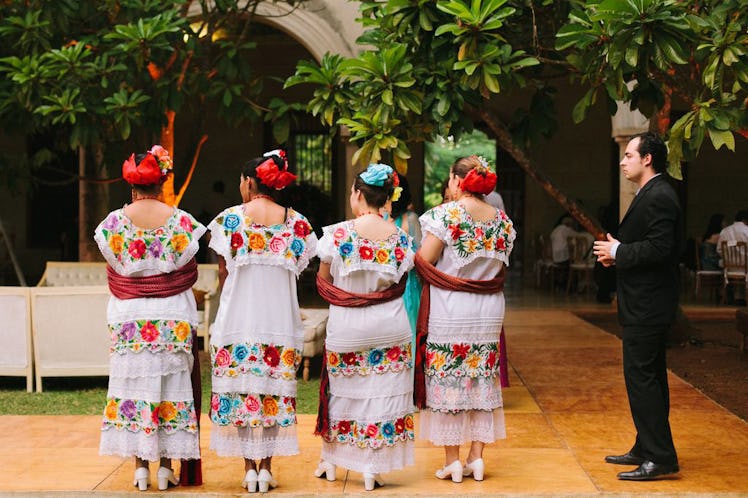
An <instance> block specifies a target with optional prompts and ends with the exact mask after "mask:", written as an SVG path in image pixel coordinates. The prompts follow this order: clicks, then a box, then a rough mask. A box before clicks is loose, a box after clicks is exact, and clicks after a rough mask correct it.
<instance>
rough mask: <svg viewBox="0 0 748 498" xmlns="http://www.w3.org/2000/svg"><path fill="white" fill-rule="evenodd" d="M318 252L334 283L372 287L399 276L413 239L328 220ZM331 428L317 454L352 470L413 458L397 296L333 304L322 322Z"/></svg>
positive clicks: (407, 338) (409, 363) (407, 342)
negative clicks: (373, 237) (370, 233)
mask: <svg viewBox="0 0 748 498" xmlns="http://www.w3.org/2000/svg"><path fill="white" fill-rule="evenodd" d="M317 255H318V256H319V257H320V260H321V261H323V262H326V263H330V272H331V274H332V277H333V284H334V285H335V286H336V287H338V288H340V289H343V290H345V291H348V292H353V293H358V294H369V293H372V292H378V291H383V290H385V289H387V288H388V287H390V286H392V285H394V284H395V283H397V282H399V281H400V279H401V278H404V277H403V276H404V275H405V274H406V273H407V271H408V270H409V269H411V268H412V267H413V257H414V252H413V249H412V241H411V239H410V237H408V235H407V234H405V232H403V231H402V230H401V229H399V228H398V229H397V232H396V233H395V234H393V235H392V236H390V237H389V238H387V239H385V240H382V241H370V240H367V239H364V238H362V237H360V236H359V235H358V234H357V233H356V232H355V230H354V225H353V222H352V221H344V222H341V223H338V224H335V225H331V226H329V227H325V229H324V235H323V236H322V238H321V239H320V243H319V247H318V251H317ZM325 348H326V352H327V357H326V361H327V371H328V376H329V381H330V384H329V385H330V399H329V416H330V429H329V432H328V433H327V434H325V435H323V442H322V458H323V459H324V460H326V461H327V462H330V463H333V464H335V465H339V466H341V467H344V468H346V469H350V470H354V471H357V472H371V473H379V472H388V471H391V470H397V469H401V468H403V467H404V466H406V465H412V464H413V454H414V453H413V452H414V443H413V440H414V431H413V379H412V368H413V355H412V344H411V330H410V323H409V322H408V315H407V313H406V311H405V305H404V301H403V299H402V297H400V298H396V299H394V300H392V301H387V302H384V303H380V304H375V305H372V306H363V307H355V308H351V307H341V306H335V305H330V316H329V320H328V322H327V338H326V340H325Z"/></svg>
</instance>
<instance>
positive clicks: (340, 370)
mask: <svg viewBox="0 0 748 498" xmlns="http://www.w3.org/2000/svg"><path fill="white" fill-rule="evenodd" d="M412 367H413V357H412V354H411V343H410V342H407V343H404V344H401V345H398V346H392V347H389V348H372V349H368V350H364V351H353V352H347V353H337V352H335V351H328V352H327V372H328V373H329V374H330V375H345V376H350V375H369V374H370V373H372V372H374V373H384V372H387V371H390V372H402V371H403V370H404V369H406V368H412Z"/></svg>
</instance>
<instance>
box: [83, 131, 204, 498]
mask: <svg viewBox="0 0 748 498" xmlns="http://www.w3.org/2000/svg"><path fill="white" fill-rule="evenodd" d="M170 170H171V159H170V158H169V155H168V152H166V150H164V149H163V148H162V147H160V146H154V147H153V148H152V149H151V151H149V152H148V153H146V154H140V155H137V156H135V155H133V156H131V157H130V158H129V159H128V160H127V161H125V164H124V165H123V176H124V178H125V181H127V182H128V183H130V184H131V186H132V203H131V204H129V205H126V206H125V207H124V208H122V209H117V210H116V211H112V212H111V213H109V215H107V217H106V218H105V219H104V221H102V222H101V224H99V226H98V227H97V228H96V232H95V235H94V238H95V240H96V242H97V243H98V246H99V250H100V251H101V253H102V254H103V256H104V259H106V261H107V263H109V266H111V268H112V269H113V270H114V272H116V274H117V275H120V276H122V277H126V278H133V280H129V282H135V280H134V278H137V277H151V276H158V275H162V274H166V273H172V272H179V270H180V269H183V268H184V267H185V265H188V264H194V262H193V258H194V256H195V253H197V250H198V239H199V238H200V237H201V236H202V235H203V233H204V232H205V227H204V226H203V225H201V224H200V223H198V222H197V221H196V220H195V219H194V218H193V217H192V216H191V215H190V214H189V213H187V212H185V211H182V210H180V209H176V208H173V207H171V206H168V205H166V204H164V203H162V202H160V201H159V200H158V197H159V194H160V193H161V185H162V183H163V181H164V179H165V178H166V176H167V174H168V173H169V171H170ZM193 271H196V267H195V270H193ZM195 275H196V274H195ZM112 277H113V276H112ZM112 277H110V286H111V285H112V281H111V278H112ZM130 285H132V286H137V284H136V283H132V284H130ZM186 287H187V288H186V289H185V290H183V291H182V292H179V293H177V294H176V295H170V296H168V297H132V298H128V299H119V298H117V297H114V296H113V297H111V298H110V300H109V306H108V308H107V322H108V324H109V330H110V332H111V336H112V346H111V349H110V368H109V390H108V393H107V405H106V408H105V410H104V419H103V424H102V432H101V445H100V453H101V454H104V455H120V456H134V457H135V466H136V469H135V479H134V483H135V485H137V486H138V487H139V488H140V490H141V491H145V490H146V488H147V487H148V484H149V480H150V476H149V470H148V461H149V460H151V461H152V460H160V467H159V469H158V473H157V475H158V487H159V489H162V490H163V489H166V488H167V487H168V485H169V484H176V482H177V479H176V477H175V475H174V472H173V471H172V470H171V459H172V458H177V459H198V458H200V443H199V436H198V428H197V418H196V414H195V405H194V401H193V391H192V382H191V380H190V371H191V370H192V367H193V357H192V347H193V343H192V342H193V334H192V332H193V331H194V329H195V327H196V326H197V322H198V319H197V310H196V304H195V298H194V295H193V293H192V290H191V289H190V284H189V283H187V285H186ZM131 290H132V291H137V290H138V289H131ZM115 291H116V289H115Z"/></svg>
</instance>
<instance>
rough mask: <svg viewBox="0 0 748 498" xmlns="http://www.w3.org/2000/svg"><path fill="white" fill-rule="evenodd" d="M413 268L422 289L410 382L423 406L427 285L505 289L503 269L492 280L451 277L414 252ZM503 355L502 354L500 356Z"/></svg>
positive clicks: (501, 346)
mask: <svg viewBox="0 0 748 498" xmlns="http://www.w3.org/2000/svg"><path fill="white" fill-rule="evenodd" d="M415 263H416V271H417V272H418V274H419V275H420V276H421V279H422V283H423V288H422V289H421V304H420V306H419V308H418V321H417V322H416V352H415V356H416V358H415V359H416V364H415V376H414V382H415V385H414V386H413V402H414V403H415V405H416V406H417V407H418V408H425V407H426V374H425V368H426V339H427V336H428V333H429V312H430V311H431V292H430V286H431V285H433V286H435V287H438V288H440V289H444V290H451V291H458V292H472V293H475V294H497V293H499V292H501V291H503V290H504V269H503V268H502V270H501V272H499V274H498V275H497V276H496V277H494V278H492V279H491V280H467V279H462V278H458V277H453V276H451V275H448V274H446V273H444V272H442V271H439V270H437V269H436V267H435V266H434V265H432V264H431V263H429V262H428V261H426V260H425V259H423V256H421V255H420V254H418V253H416V259H415ZM504 343H505V340H504V327H502V328H501V333H500V334H499V377H500V379H501V383H502V386H503V387H506V386H508V385H509V384H508V379H507V384H506V386H505V385H504V379H505V378H506V373H505V369H506V368H507V367H506V348H505V346H504ZM502 355H503V356H502Z"/></svg>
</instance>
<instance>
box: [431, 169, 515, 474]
mask: <svg viewBox="0 0 748 498" xmlns="http://www.w3.org/2000/svg"><path fill="white" fill-rule="evenodd" d="M478 173H480V174H478ZM468 175H470V176H469V177H468ZM476 175H477V176H476ZM487 175H488V178H489V181H485V178H486V177H487ZM491 175H493V176H492V181H491ZM466 178H469V180H471V181H470V182H467V181H466ZM495 183H496V177H495V174H493V173H491V172H490V170H488V166H487V163H486V162H485V160H483V159H482V158H479V157H477V156H470V157H466V158H461V159H459V160H457V161H456V162H455V163H454V164H453V165H452V168H451V170H450V174H449V190H450V195H451V198H452V199H454V200H453V201H451V202H447V203H444V204H441V205H439V206H437V207H435V208H433V209H431V210H430V211H427V212H426V213H424V214H423V215H422V216H421V218H420V221H421V229H422V231H423V233H424V238H423V243H422V246H421V249H420V250H419V254H420V255H421V256H422V257H423V258H424V259H425V260H426V261H428V262H430V263H432V264H434V265H435V267H436V269H437V270H439V271H441V272H443V273H446V274H449V275H451V276H454V277H459V278H461V279H469V280H490V279H493V278H495V277H496V276H497V275H498V274H499V272H500V271H501V269H502V267H503V266H504V265H507V264H508V263H509V254H510V252H511V250H512V244H513V241H514V238H515V235H516V234H515V231H514V229H513V227H512V222H511V220H509V218H507V216H506V214H505V213H504V212H503V211H498V210H497V209H495V208H494V207H492V206H490V205H489V204H487V203H486V202H485V201H484V200H483V193H486V192H489V191H492V190H493V185H495ZM476 186H477V187H476ZM430 300H431V308H430V314H429V321H428V338H427V343H426V362H425V373H426V405H427V408H426V409H425V410H422V411H421V419H420V420H421V436H422V437H424V438H425V439H428V440H430V441H431V442H432V443H433V444H435V445H439V446H444V449H445V466H444V468H442V469H440V470H439V471H437V473H436V475H437V477H438V478H440V479H446V478H449V477H451V478H452V480H453V481H455V482H460V481H462V476H463V475H471V474H473V476H474V478H475V479H476V480H482V479H483V473H484V465H483V447H484V445H485V444H486V443H491V442H493V441H495V440H496V439H502V438H505V437H506V434H505V428H504V414H503V408H502V406H503V404H502V397H501V385H500V378H499V361H498V358H499V333H500V331H501V327H502V323H503V320H504V295H503V292H500V293H498V294H476V293H467V292H456V291H450V290H444V289H440V288H437V287H436V286H433V285H432V286H431V287H430ZM467 442H470V452H469V454H468V456H467V459H466V464H465V466H464V468H463V466H462V464H461V463H460V459H459V451H460V445H461V444H463V443H467Z"/></svg>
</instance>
